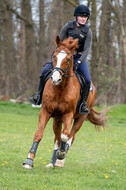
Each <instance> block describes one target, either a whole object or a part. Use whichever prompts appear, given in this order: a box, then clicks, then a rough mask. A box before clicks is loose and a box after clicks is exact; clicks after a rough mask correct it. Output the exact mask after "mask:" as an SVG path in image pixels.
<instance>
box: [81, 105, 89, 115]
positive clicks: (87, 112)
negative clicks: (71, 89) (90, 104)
mask: <svg viewBox="0 0 126 190" xmlns="http://www.w3.org/2000/svg"><path fill="white" fill-rule="evenodd" d="M86 105H87V103H86V102H82V103H81V105H80V107H79V113H80V114H89V113H90V111H89V108H87V107H86Z"/></svg>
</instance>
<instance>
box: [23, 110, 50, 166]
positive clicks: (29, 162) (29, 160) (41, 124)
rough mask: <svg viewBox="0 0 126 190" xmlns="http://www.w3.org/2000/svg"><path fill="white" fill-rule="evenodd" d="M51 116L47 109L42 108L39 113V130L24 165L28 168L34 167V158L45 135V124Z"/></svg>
mask: <svg viewBox="0 0 126 190" xmlns="http://www.w3.org/2000/svg"><path fill="white" fill-rule="evenodd" d="M49 118H50V114H49V113H48V112H46V110H44V109H43V107H42V108H41V111H40V114H39V123H38V130H37V132H36V133H35V135H34V140H33V144H32V147H31V149H30V151H29V154H28V158H27V159H26V160H25V161H24V162H23V167H24V168H27V169H32V168H33V159H34V157H35V154H36V151H37V148H38V145H39V142H40V141H41V139H42V137H43V131H44V129H45V126H46V124H47V122H48V120H49Z"/></svg>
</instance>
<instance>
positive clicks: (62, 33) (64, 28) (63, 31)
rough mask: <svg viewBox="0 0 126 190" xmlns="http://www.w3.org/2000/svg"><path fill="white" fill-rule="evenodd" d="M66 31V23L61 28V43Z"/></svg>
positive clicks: (65, 36)
mask: <svg viewBox="0 0 126 190" xmlns="http://www.w3.org/2000/svg"><path fill="white" fill-rule="evenodd" d="M67 31H68V23H67V24H65V25H64V26H63V28H62V29H61V32H60V38H61V41H63V40H64V39H65V38H67Z"/></svg>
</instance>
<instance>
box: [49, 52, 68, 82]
mask: <svg viewBox="0 0 126 190" xmlns="http://www.w3.org/2000/svg"><path fill="white" fill-rule="evenodd" d="M66 55H67V54H66V52H65V51H61V52H60V53H59V54H58V55H57V56H56V57H57V65H56V67H58V68H60V67H61V63H62V61H63V59H64V58H65V57H66ZM52 78H53V81H55V82H56V81H58V80H59V78H60V73H59V71H55V70H54V72H53V75H52Z"/></svg>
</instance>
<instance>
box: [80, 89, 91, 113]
mask: <svg viewBox="0 0 126 190" xmlns="http://www.w3.org/2000/svg"><path fill="white" fill-rule="evenodd" d="M89 91H90V85H85V86H84V89H83V90H82V94H81V99H82V103H81V104H80V107H79V113H80V114H88V113H89V112H90V111H89V109H88V108H87V107H86V105H87V102H86V101H87V98H88V95H89ZM87 106H88V105H87Z"/></svg>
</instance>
